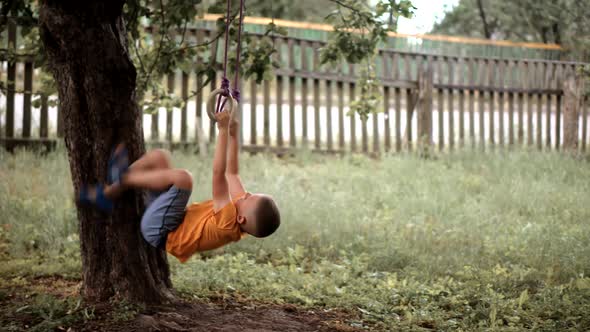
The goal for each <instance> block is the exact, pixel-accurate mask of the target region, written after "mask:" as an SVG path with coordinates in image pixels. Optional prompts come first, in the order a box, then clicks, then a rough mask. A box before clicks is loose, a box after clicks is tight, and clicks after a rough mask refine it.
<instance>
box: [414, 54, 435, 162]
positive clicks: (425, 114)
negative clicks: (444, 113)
mask: <svg viewBox="0 0 590 332" xmlns="http://www.w3.org/2000/svg"><path fill="white" fill-rule="evenodd" d="M433 79H434V75H433V70H432V65H431V64H429V65H428V67H427V68H426V69H424V68H420V71H419V72H418V100H419V108H418V151H419V153H420V155H421V156H422V157H427V156H428V155H429V154H430V149H431V148H432V145H433V141H432V90H433V88H434V87H433V86H434V84H433Z"/></svg>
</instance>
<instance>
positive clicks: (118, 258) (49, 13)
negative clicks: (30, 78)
mask: <svg viewBox="0 0 590 332" xmlns="http://www.w3.org/2000/svg"><path fill="white" fill-rule="evenodd" d="M123 4H124V1H106V2H103V1H97V0H92V1H91V0H86V1H75V0H72V1H59V0H45V1H42V2H41V7H40V12H39V25H40V30H41V35H42V41H43V45H44V47H45V50H46V52H47V56H48V65H49V68H50V70H51V72H52V73H53V76H54V78H55V81H56V84H57V87H58V91H59V106H60V107H59V109H60V112H63V114H62V115H63V119H64V135H65V144H66V147H67V151H68V157H69V163H70V171H71V176H72V182H73V184H74V189H75V192H76V193H78V192H79V188H80V184H82V183H97V182H98V183H101V182H102V183H104V182H105V179H106V173H107V160H108V157H109V153H110V150H111V148H112V147H113V145H114V144H116V143H117V142H119V141H124V142H125V143H126V144H127V146H128V149H129V153H130V158H131V160H134V159H136V158H137V157H138V156H140V155H141V154H142V153H143V152H144V149H145V147H144V142H143V133H142V124H141V121H142V114H141V111H140V109H139V107H138V105H137V102H136V100H135V84H136V82H135V79H136V72H135V67H134V66H133V63H132V62H131V59H130V57H129V54H128V51H127V39H126V38H127V37H126V31H125V25H124V21H123V18H122V10H123ZM143 209H144V203H143V199H142V196H141V193H139V192H130V193H128V194H126V195H124V197H122V198H121V199H120V200H119V201H118V202H117V203H116V204H115V210H114V213H113V214H112V215H111V216H106V215H102V214H100V213H98V212H96V211H94V210H93V209H92V208H88V207H82V206H79V207H78V220H79V231H80V245H81V251H82V270H83V274H82V278H83V288H82V294H83V296H84V297H85V298H86V299H88V300H92V301H102V300H105V299H107V298H110V297H112V296H120V297H123V298H126V299H128V300H131V301H141V302H162V301H164V300H165V299H168V298H171V297H172V295H171V292H170V291H171V287H172V285H171V282H170V277H169V267H168V261H167V259H166V254H165V253H164V252H162V251H160V250H156V249H154V248H152V247H151V246H149V245H148V244H147V243H146V242H145V241H144V240H143V238H142V236H141V234H140V232H139V222H140V218H141V213H142V211H143Z"/></svg>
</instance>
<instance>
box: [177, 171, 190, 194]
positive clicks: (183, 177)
mask: <svg viewBox="0 0 590 332" xmlns="http://www.w3.org/2000/svg"><path fill="white" fill-rule="evenodd" d="M174 185H175V186H176V187H177V188H178V189H185V190H193V175H192V174H191V173H190V172H189V171H187V170H185V169H177V170H175V176H174Z"/></svg>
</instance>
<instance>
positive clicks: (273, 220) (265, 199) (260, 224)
mask: <svg viewBox="0 0 590 332" xmlns="http://www.w3.org/2000/svg"><path fill="white" fill-rule="evenodd" d="M254 215H255V217H256V234H253V235H254V236H256V237H267V236H269V235H271V234H272V233H274V232H275V231H276V230H277V228H279V226H280V224H281V215H280V213H279V208H278V207H277V205H276V204H275V202H274V200H273V199H272V198H270V197H269V196H262V197H261V198H260V200H259V201H258V204H257V206H256V210H255V211H254Z"/></svg>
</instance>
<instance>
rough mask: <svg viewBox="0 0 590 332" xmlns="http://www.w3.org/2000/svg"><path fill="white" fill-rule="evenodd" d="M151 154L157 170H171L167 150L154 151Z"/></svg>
mask: <svg viewBox="0 0 590 332" xmlns="http://www.w3.org/2000/svg"><path fill="white" fill-rule="evenodd" d="M152 153H153V154H154V155H155V158H156V160H157V162H158V166H159V168H172V162H171V161H170V152H169V151H168V150H164V149H155V150H153V151H152Z"/></svg>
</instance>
